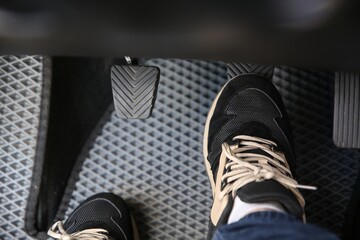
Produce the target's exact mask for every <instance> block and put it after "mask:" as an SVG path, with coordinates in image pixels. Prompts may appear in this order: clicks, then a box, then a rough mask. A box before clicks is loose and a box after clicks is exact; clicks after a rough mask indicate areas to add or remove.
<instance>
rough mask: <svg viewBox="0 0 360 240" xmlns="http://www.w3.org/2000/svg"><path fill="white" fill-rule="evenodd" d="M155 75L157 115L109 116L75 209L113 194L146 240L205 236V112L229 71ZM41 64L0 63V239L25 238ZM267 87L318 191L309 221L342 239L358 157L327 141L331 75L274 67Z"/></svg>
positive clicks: (181, 67)
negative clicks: (273, 90)
mask: <svg viewBox="0 0 360 240" xmlns="http://www.w3.org/2000/svg"><path fill="white" fill-rule="evenodd" d="M148 64H149V65H157V66H159V67H160V69H161V74H162V75H161V79H160V85H159V93H158V99H157V102H156V104H155V108H154V111H153V116H152V117H151V118H150V119H146V120H121V119H118V118H117V117H116V116H115V113H112V115H111V118H110V119H109V121H108V122H107V123H106V124H105V125H104V127H103V129H102V133H101V134H100V135H99V136H98V137H97V138H96V141H95V144H94V146H93V147H92V149H91V150H90V151H89V154H88V157H87V159H86V160H85V162H84V164H83V168H82V169H81V171H80V174H79V180H78V182H77V184H76V187H75V190H74V192H73V193H72V196H71V201H70V204H69V205H64V206H62V208H65V209H67V213H69V212H71V210H72V209H74V208H75V207H76V206H77V205H78V204H79V203H80V202H81V201H82V200H84V199H85V198H87V197H88V196H91V195H93V194H95V193H98V192H102V191H112V192H114V193H117V194H119V195H120V196H122V197H123V198H125V199H126V200H127V201H128V202H129V203H130V206H131V208H132V210H133V211H134V214H135V218H136V221H137V223H138V225H139V226H138V227H139V229H140V232H141V236H142V237H143V239H203V238H204V237H205V235H206V232H207V223H208V214H209V210H210V205H211V190H210V186H209V183H208V180H207V177H206V175H205V169H204V166H203V158H202V132H203V125H204V122H205V118H206V114H207V111H208V109H209V107H210V104H211V102H212V100H213V98H214V97H215V95H216V93H217V91H218V90H219V89H220V88H221V86H222V85H223V84H224V83H225V82H226V78H227V73H226V65H225V64H222V63H207V62H203V61H182V60H162V59H154V60H149V62H148ZM41 68H42V65H41V58H40V57H32V56H19V57H16V56H3V57H1V58H0V93H1V95H0V103H1V105H0V112H1V116H0V158H1V160H0V174H1V175H0V183H1V186H0V239H6V240H7V239H31V238H30V237H27V236H26V234H25V233H24V231H23V230H22V229H23V225H24V223H23V219H24V216H23V214H24V211H25V207H26V199H27V196H28V194H29V185H30V178H31V170H32V166H33V158H34V147H35V145H36V135H37V125H38V117H39V116H38V115H39V106H40V94H41V87H42V79H41ZM273 82H274V83H275V85H276V86H277V87H278V89H279V90H280V93H281V95H282V96H283V99H284V102H285V105H286V107H287V110H288V112H289V115H290V118H291V120H292V126H293V129H294V137H295V144H296V152H297V157H298V171H297V175H298V176H299V180H300V182H301V183H303V184H313V185H316V186H318V188H319V190H317V191H314V192H311V191H306V192H304V195H305V198H306V200H307V206H306V212H307V219H308V222H310V223H316V224H319V225H321V226H323V227H325V228H327V229H329V230H331V231H334V232H336V233H338V234H340V232H341V229H342V225H343V220H344V214H345V211H346V207H347V204H348V202H349V199H350V195H351V193H352V186H353V184H354V182H355V180H356V175H357V171H358V168H359V164H358V163H359V160H360V154H359V152H358V151H353V150H345V149H337V148H335V146H334V145H333V143H332V134H331V131H332V109H333V74H332V73H326V72H320V71H308V70H300V69H295V68H289V67H280V68H276V69H275V71H274V78H273Z"/></svg>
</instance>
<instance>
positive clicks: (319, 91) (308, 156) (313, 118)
mask: <svg viewBox="0 0 360 240" xmlns="http://www.w3.org/2000/svg"><path fill="white" fill-rule="evenodd" d="M273 82H274V83H275V85H276V86H277V88H278V89H279V91H280V93H281V95H282V97H283V100H284V103H285V107H286V109H287V111H288V113H289V116H290V119H291V124H292V127H293V133H294V138H295V139H294V140H295V148H296V155H297V160H298V163H297V176H298V178H299V181H300V182H301V183H302V184H311V185H315V186H317V187H318V190H317V191H304V197H305V200H306V204H307V205H306V208H305V211H306V214H307V220H308V222H310V223H316V224H318V225H320V226H322V227H325V228H327V229H329V230H330V231H332V232H335V233H337V234H339V235H340V233H341V231H342V226H343V222H344V215H345V212H346V208H347V205H348V203H349V200H350V197H351V194H352V189H353V186H354V184H355V181H356V176H357V171H358V168H359V161H360V153H359V152H358V151H356V150H346V149H338V148H336V147H335V145H334V144H333V141H332V123H333V120H332V119H333V105H334V96H333V94H334V74H333V73H326V72H320V71H306V70H300V69H295V68H290V67H281V68H275V71H274V78H273Z"/></svg>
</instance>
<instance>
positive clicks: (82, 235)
mask: <svg viewBox="0 0 360 240" xmlns="http://www.w3.org/2000/svg"><path fill="white" fill-rule="evenodd" d="M107 233H108V231H106V230H105V229H101V228H91V229H85V230H83V231H79V232H75V233H71V234H68V233H67V232H66V231H65V229H64V224H63V223H62V222H61V221H58V222H56V223H55V224H54V225H52V227H51V228H50V229H49V231H48V232H47V234H48V235H49V236H50V237H52V238H54V239H58V240H108V239H109V238H108V236H106V235H105V234H107Z"/></svg>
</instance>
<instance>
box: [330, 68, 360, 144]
mask: <svg viewBox="0 0 360 240" xmlns="http://www.w3.org/2000/svg"><path fill="white" fill-rule="evenodd" d="M333 140H334V143H335V145H336V146H338V147H342V148H360V78H359V74H358V73H349V72H337V73H336V74H335V102H334V127H333Z"/></svg>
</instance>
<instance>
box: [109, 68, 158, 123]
mask: <svg viewBox="0 0 360 240" xmlns="http://www.w3.org/2000/svg"><path fill="white" fill-rule="evenodd" d="M159 79H160V69H159V68H158V67H154V66H138V65H122V66H120V65H114V66H112V68H111V82H112V90H113V97H114V105H115V112H116V115H117V116H118V117H119V118H131V119H134V118H141V119H144V118H149V117H150V116H151V112H152V109H153V107H154V103H155V99H156V93H157V87H158V84H159Z"/></svg>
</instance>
